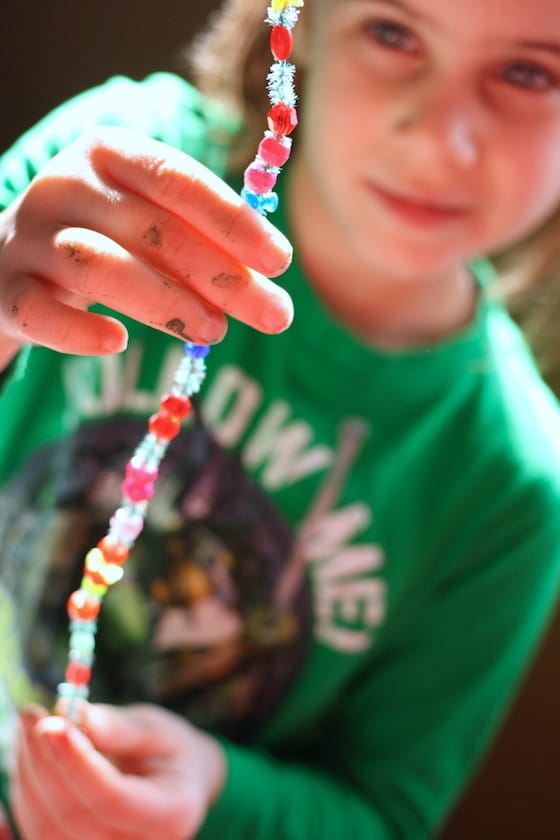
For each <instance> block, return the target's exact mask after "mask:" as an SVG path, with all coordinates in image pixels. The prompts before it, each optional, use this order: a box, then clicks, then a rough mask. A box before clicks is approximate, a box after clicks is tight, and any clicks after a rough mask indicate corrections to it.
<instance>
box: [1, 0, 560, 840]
mask: <svg viewBox="0 0 560 840" xmlns="http://www.w3.org/2000/svg"><path fill="white" fill-rule="evenodd" d="M264 14H265V3H264V2H263V3H259V2H254V0H251V1H250V2H249V0H231V1H230V2H229V3H227V4H226V6H225V7H224V11H223V14H222V17H221V18H218V19H217V21H216V25H215V28H214V29H213V31H212V33H211V34H210V35H209V36H208V37H207V38H206V39H205V40H204V41H201V42H200V44H199V46H198V56H199V66H200V67H201V72H202V77H201V79H200V81H201V86H202V87H203V88H204V89H205V90H206V91H207V93H209V94H210V95H211V98H206V97H204V96H203V95H201V94H200V93H198V92H196V91H195V90H194V89H193V88H191V87H190V86H189V85H187V84H186V83H185V82H184V81H182V80H181V79H179V78H177V77H175V76H170V75H155V76H152V77H150V78H148V79H146V80H145V81H144V82H142V83H135V82H131V81H130V80H127V79H122V78H119V79H114V80H111V81H110V82H108V83H107V84H106V85H104V86H102V87H101V88H99V89H96V90H94V91H91V92H88V93H86V94H83V95H82V96H80V97H78V98H77V99H75V100H73V101H71V102H69V103H67V104H66V105H64V106H62V107H61V108H60V109H59V110H58V111H56V112H55V113H54V114H52V115H50V116H49V117H47V118H46V119H45V120H44V121H43V122H42V123H40V124H39V125H38V126H36V127H35V128H34V129H33V130H31V131H30V132H29V133H28V134H27V135H25V136H24V137H23V138H22V139H21V140H20V141H19V142H18V143H17V144H16V145H15V146H14V147H13V148H12V149H11V150H9V151H8V152H7V153H6V154H5V156H4V158H3V160H2V164H1V176H2V177H1V180H0V183H1V184H2V193H1V200H2V201H3V205H4V206H5V209H4V211H3V212H2V215H1V216H0V245H1V251H0V300H1V304H0V327H1V333H2V343H1V349H2V353H3V361H4V362H5V364H6V365H7V368H6V373H5V381H4V391H3V394H2V398H1V408H2V417H3V422H2V429H1V430H0V466H1V469H2V482H3V483H2V488H1V492H2V499H1V504H0V511H1V513H0V580H1V583H2V588H1V590H0V594H1V597H2V605H3V609H2V615H3V619H2V620H3V622H4V628H3V631H4V635H3V638H5V639H6V640H7V643H6V644H5V646H4V650H3V653H2V668H1V673H2V675H3V692H4V695H5V701H4V709H5V712H4V717H3V722H4V732H5V735H6V740H7V739H8V738H9V736H10V735H11V734H12V733H13V724H12V719H11V716H10V714H9V710H10V708H11V707H19V708H20V709H21V711H20V715H19V717H20V727H19V730H18V732H17V736H16V737H15V751H14V759H13V761H12V766H11V768H10V773H11V784H10V791H9V794H8V797H9V800H10V804H11V808H12V813H13V816H14V820H15V823H16V825H17V829H18V830H19V832H20V833H21V836H22V837H23V838H25V840H35V838H41V840H51V838H52V840H54V838H57V840H67V839H68V840H69V838H75V837H76V836H79V837H81V838H83V840H101V838H107V837H111V838H114V840H121V838H122V840H127V839H128V838H152V837H154V836H156V835H161V836H164V837H166V838H169V839H170V840H173V838H177V840H185V838H186V837H189V838H191V837H196V838H203V840H206V838H208V840H212V838H216V837H220V838H228V840H229V838H231V840H235V839H236V838H239V839H240V838H247V837H250V838H252V840H273V839H274V840H277V838H290V840H299V838H302V840H303V838H306V840H310V838H315V837H317V838H319V837H320V838H322V840H338V838H343V837H344V838H346V837H347V836H348V835H349V834H350V835H352V834H353V835H354V836H356V837H360V838H361V837H371V838H390V837H395V838H396V837H404V838H407V840H414V839H415V838H426V837H429V836H433V835H434V834H435V833H436V832H437V830H438V827H439V826H440V825H441V823H442V821H443V819H444V817H445V815H446V813H447V812H448V809H449V808H450V807H451V805H452V803H453V801H454V800H455V798H456V797H457V795H458V793H459V792H460V791H461V789H462V788H463V786H464V785H465V783H466V781H467V779H468V778H469V776H470V774H471V773H472V772H473V770H474V769H475V768H476V766H477V764H478V762H479V761H480V760H481V757H482V755H483V754H484V750H485V749H486V748H487V745H488V743H489V739H490V738H491V736H492V734H493V733H494V732H495V731H496V727H497V725H498V723H499V721H500V720H501V718H502V716H503V714H504V712H505V710H506V708H507V706H508V703H509V702H510V700H511V697H512V695H513V692H514V690H515V688H516V687H517V686H518V685H519V682H520V679H521V677H522V676H523V674H524V672H525V669H526V668H527V665H528V663H529V661H530V658H531V656H532V654H533V653H534V650H535V647H536V645H537V643H538V641H539V639H540V638H541V636H542V633H543V632H544V629H545V627H546V624H547V621H548V619H549V617H550V614H551V610H552V608H553V605H554V601H555V596H556V592H557V585H558V574H559V568H560V524H559V517H558V515H557V512H558V503H559V501H560V469H559V468H560V451H559V446H558V443H557V441H558V438H559V435H558V431H559V428H560V417H559V413H558V408H557V405H556V402H555V400H554V398H553V397H552V395H551V394H550V392H549V391H548V389H547V388H546V386H545V385H544V384H543V383H542V381H541V380H540V378H539V375H538V373H537V371H536V368H535V365H534V363H533V361H532V359H531V357H530V355H529V352H528V350H527V348H526V345H525V343H524V341H523V339H522V338H521V336H520V334H519V332H518V331H517V329H516V328H515V326H514V325H513V323H512V322H511V320H510V319H509V317H508V316H507V315H506V313H505V312H504V310H503V308H502V306H501V305H500V303H499V302H498V301H497V300H496V299H495V296H494V295H493V294H492V289H493V282H494V270H493V268H492V266H491V264H490V263H489V262H488V261H487V260H485V259H484V258H482V256H481V255H484V254H486V255H493V254H499V255H500V258H503V259H504V260H505V259H506V256H507V254H508V253H511V252H512V251H511V249H512V248H513V246H515V247H516V248H517V249H518V251H519V252H520V253H527V252H528V249H529V247H532V248H534V247H535V246H534V244H532V243H534V242H535V241H536V242H538V238H539V236H540V233H539V231H540V229H541V227H542V226H543V225H546V223H547V221H548V220H549V219H550V218H551V217H552V215H553V214H554V213H555V211H556V208H557V207H558V203H559V201H560V160H559V159H558V156H557V154H556V150H557V148H558V141H559V140H560V96H559V92H558V91H559V88H558V84H559V82H558V80H559V79H560V13H559V12H558V9H557V4H556V2H555V0H535V3H534V4H533V6H532V7H531V13H530V14H529V13H528V12H527V10H526V4H524V3H523V2H522V0H492V2H490V3H489V2H488V0H484V2H483V0H472V2H470V3H469V4H449V3H447V2H445V0H308V3H307V6H306V9H305V14H304V15H303V16H302V19H301V23H300V24H298V29H297V36H298V38H299V41H298V43H297V45H296V47H297V56H298V57H299V63H300V66H301V72H300V75H299V78H300V80H301V105H300V116H301V125H300V127H299V129H298V137H297V142H296V144H295V151H294V155H293V159H292V161H291V165H290V169H289V171H288V172H287V173H286V174H287V177H286V178H285V179H284V181H283V182H282V183H281V186H280V193H281V203H280V208H281V209H280V211H279V214H278V215H277V217H276V218H275V222H276V223H277V224H278V227H279V229H280V230H281V231H282V232H283V233H282V234H280V233H278V232H277V231H276V230H275V229H274V228H272V226H271V225H270V224H269V223H268V222H265V221H263V220H262V219H260V218H256V217H254V215H253V214H252V212H251V211H249V210H247V209H246V208H245V206H244V205H243V204H242V202H241V201H240V200H239V199H238V198H237V191H238V188H239V185H240V176H239V172H240V170H241V169H242V165H243V162H245V156H246V155H249V154H251V153H253V152H254V145H255V143H256V138H255V137H254V136H253V133H252V128H251V126H252V118H251V105H252V104H253V105H254V103H255V97H254V85H252V80H253V79H255V78H256V79H258V85H259V86H260V85H261V84H262V79H263V77H264V75H265V69H264V67H263V68H261V69H259V71H258V72H255V67H254V65H255V62H256V63H257V64H259V56H260V57H262V58H264V55H265V51H264V50H263V42H264V39H265V38H266V35H267V31H266V28H265V27H263V24H262V18H263V17H264ZM224 34H227V36H228V37H227V49H224V46H223V39H224ZM217 56H219V58H220V61H222V62H223V64H222V65H221V66H222V70H221V71H220V73H221V75H220V74H218V75H217V74H216V66H217V64H216V57H217ZM260 63H262V60H261V62H260ZM217 94H220V97H222V99H223V101H222V102H221V103H220V102H218V101H217ZM240 99H243V101H244V103H246V106H247V107H245V106H244V107H243V109H242V111H241V110H240V107H239V103H240ZM263 110H264V109H263ZM95 125H97V126H99V127H98V128H92V126H95ZM261 125H262V123H261ZM210 170H212V172H211V171H210ZM222 176H223V177H224V178H225V179H226V180H227V182H228V183H229V186H226V185H225V184H224V182H223V181H222V180H221V177H222ZM285 236H288V239H289V240H290V241H293V243H294V246H295V254H296V256H295V260H294V261H293V263H292V265H291V266H290V268H289V269H288V270H287V272H286V273H285V274H284V275H283V277H282V287H283V288H280V287H279V286H278V285H277V284H275V283H273V282H272V281H270V280H268V279H267V278H268V277H269V276H273V277H275V276H278V275H279V274H281V273H282V271H283V269H284V268H285V267H286V263H287V261H288V260H289V256H290V254H289V246H288V244H287V241H286V239H285ZM291 300H293V302H294V306H295V312H296V318H295V320H294V323H293V325H292V327H291V328H290V329H289V330H286V327H287V326H288V324H289V322H290V320H291V317H292V308H291V307H292V303H291ZM94 302H95V303H98V304H104V305H105V306H108V307H110V311H111V312H116V313H121V314H122V315H124V317H123V318H119V319H118V320H115V318H114V317H112V316H111V315H110V314H109V313H108V310H107V309H103V308H98V307H96V309H95V311H93V312H91V311H89V309H88V307H89V305H90V304H91V303H94ZM224 313H225V314H228V315H231V316H233V318H234V319H235V320H233V321H231V322H230V326H229V333H228V336H227V338H226V339H225V340H224V342H223V343H220V344H219V345H218V346H216V347H215V348H214V350H213V352H212V355H211V357H210V359H209V375H208V379H207V382H206V383H205V385H204V388H203V391H202V392H201V395H200V402H199V407H198V411H197V417H196V419H195V421H194V422H193V423H192V424H191V425H190V426H189V428H188V430H186V432H185V434H184V436H182V437H181V438H180V439H179V438H178V439H177V440H176V441H175V443H174V445H173V447H172V448H170V451H169V454H168V457H167V459H166V461H165V462H164V467H163V468H162V473H161V475H160V479H159V481H158V486H157V490H156V494H155V496H154V499H153V501H152V505H151V507H150V512H149V517H148V522H147V525H146V528H145V530H144V532H143V534H142V537H141V538H140V539H139V541H138V543H137V546H136V549H135V553H134V556H133V558H132V559H131V560H130V561H129V565H128V568H127V576H126V580H125V582H123V583H122V584H120V585H119V586H117V587H115V588H114V589H112V590H111V591H110V593H109V594H108V596H107V598H106V600H105V601H104V608H103V613H102V616H101V622H100V628H99V636H98V639H99V641H98V655H97V661H96V666H95V669H94V677H95V684H94V686H93V688H94V695H93V697H94V699H100V700H104V701H108V702H109V703H110V704H111V705H103V704H99V703H94V704H91V705H86V704H84V707H83V709H82V715H81V721H80V724H81V726H80V728H77V727H75V726H74V725H72V724H71V723H69V722H68V721H67V720H65V719H63V718H61V717H53V716H49V715H48V714H47V712H46V710H45V707H48V705H49V704H50V702H51V699H52V693H53V690H54V688H55V686H56V684H57V682H58V681H59V680H60V678H61V673H62V671H63V668H64V660H65V655H66V654H65V639H66V633H67V628H66V618H65V609H64V606H65V601H66V598H67V596H68V594H69V593H70V592H71V591H72V589H73V588H75V584H76V582H77V581H78V580H79V576H80V573H81V568H82V563H83V553H84V550H87V548H88V546H90V545H92V544H93V543H94V542H95V540H96V539H98V538H99V537H100V536H101V535H102V534H103V532H104V528H105V527H106V522H107V518H108V517H109V516H110V515H111V512H112V511H113V510H114V509H115V507H116V506H117V505H118V499H119V486H120V485H119V479H120V475H121V473H122V468H123V465H124V463H126V460H127V458H128V457H129V456H130V452H131V449H133V448H134V446H135V443H136V441H137V440H138V438H139V436H140V435H141V434H142V430H143V428H144V426H145V422H146V417H147V416H148V415H149V414H150V413H151V412H152V411H153V409H154V407H155V406H157V401H158V398H159V396H160V394H161V393H162V390H163V388H165V383H166V381H168V377H169V371H170V370H172V369H173V367H174V365H175V363H176V360H177V354H178V353H179V354H180V353H181V350H180V349H179V350H177V342H176V341H175V340H174V338H173V337H172V336H173V334H180V335H181V336H182V337H189V338H190V339H191V340H194V341H196V342H211V343H214V342H218V341H219V340H220V339H221V338H222V337H223V335H224V333H225V317H224ZM240 321H241V322H244V324H242V323H239V322H240ZM125 325H126V326H125ZM246 325H249V327H253V328H255V330H253V329H249V328H248V327H247V326H246ZM153 327H156V328H157V330H158V331H155V330H154V329H153ZM284 330H286V331H284ZM127 331H128V334H129V336H130V342H129V349H128V351H127V353H125V354H123V355H118V351H120V350H122V349H123V348H124V345H125V342H126V332H127ZM263 333H276V334H277V335H275V336H274V337H271V336H267V335H265V334H263ZM280 333H281V334H280ZM170 335H171V337H170ZM26 345H27V346H26ZM29 345H33V346H32V349H30V346H29ZM53 350H54V351H58V352H56V353H55V352H53ZM30 700H34V701H35V702H34V703H33V704H31V705H30V704H29V701H30ZM37 701H40V702H37ZM6 755H7V756H8V755H9V750H8V749H6ZM6 763H8V760H7V761H6Z"/></svg>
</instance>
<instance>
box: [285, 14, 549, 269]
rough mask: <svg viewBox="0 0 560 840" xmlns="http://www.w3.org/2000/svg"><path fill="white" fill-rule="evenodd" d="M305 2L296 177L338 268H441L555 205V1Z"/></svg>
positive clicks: (505, 237)
mask: <svg viewBox="0 0 560 840" xmlns="http://www.w3.org/2000/svg"><path fill="white" fill-rule="evenodd" d="M307 4H308V7H309V8H307V9H306V13H307V15H308V19H307V21H305V22H304V21H302V24H301V26H302V34H303V36H304V44H303V50H304V51H305V52H304V56H305V58H304V68H305V74H306V75H305V88H304V95H303V97H302V103H301V118H302V127H301V129H300V136H299V138H298V140H297V146H296V148H297V162H296V161H295V162H294V166H295V167H297V170H296V171H298V172H299V175H300V176H301V177H302V178H303V182H304V183H305V189H306V191H307V194H308V206H309V209H310V210H312V211H314V209H318V216H319V217H320V218H321V219H322V221H323V223H324V222H327V225H330V230H331V232H332V233H335V232H338V234H339V236H340V240H339V241H340V242H344V243H345V247H347V248H348V249H349V250H348V256H350V255H351V254H354V255H355V256H357V257H360V258H361V259H362V260H366V262H368V263H369V264H370V265H371V264H372V261H373V263H374V264H375V265H377V266H378V267H379V266H381V267H383V266H384V265H386V266H390V267H391V270H392V271H393V272H394V273H397V274H399V275H401V276H403V277H405V276H413V275H418V274H419V273H420V274H423V273H426V272H438V271H445V270H447V269H449V268H450V267H451V266H454V265H457V263H459V262H463V261H464V260H465V259H468V258H470V257H473V256H475V255H477V254H480V253H489V252H492V251H495V250H497V249H500V248H502V247H504V246H505V245H506V244H509V243H510V242H512V241H514V240H516V239H519V238H520V237H521V236H523V235H525V234H526V233H528V232H529V231H530V230H531V229H533V228H534V227H536V226H538V224H539V223H540V222H541V221H543V219H544V218H546V217H547V216H548V215H549V214H550V213H551V212H552V211H553V210H554V209H555V208H556V206H557V205H558V204H559V203H560V3H559V0H531V2H529V0H307ZM302 173H303V174H302ZM309 196H310V197H311V198H309ZM316 223H319V222H316ZM327 231H328V228H327V229H325V231H324V232H325V233H326V232H327ZM335 238H336V233H335Z"/></svg>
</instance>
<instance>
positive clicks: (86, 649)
mask: <svg viewBox="0 0 560 840" xmlns="http://www.w3.org/2000/svg"><path fill="white" fill-rule="evenodd" d="M69 646H70V656H72V654H73V653H74V652H75V653H76V655H77V656H79V657H80V659H82V658H84V657H86V656H92V655H93V652H94V650H95V635H94V633H70V642H69Z"/></svg>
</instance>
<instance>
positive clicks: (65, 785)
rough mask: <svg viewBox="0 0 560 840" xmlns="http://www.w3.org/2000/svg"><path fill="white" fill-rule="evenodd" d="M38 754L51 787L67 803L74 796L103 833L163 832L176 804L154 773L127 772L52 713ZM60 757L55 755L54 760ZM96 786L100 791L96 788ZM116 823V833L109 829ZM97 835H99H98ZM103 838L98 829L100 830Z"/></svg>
mask: <svg viewBox="0 0 560 840" xmlns="http://www.w3.org/2000/svg"><path fill="white" fill-rule="evenodd" d="M34 736H35V737H36V738H37V744H38V747H39V749H38V754H39V753H42V759H43V760H46V761H47V762H48V767H49V771H50V778H49V787H48V793H47V792H46V793H45V795H49V796H50V797H51V800H52V801H53V802H54V801H57V802H58V807H62V808H64V801H66V800H67V801H69V802H72V804H73V807H74V808H75V809H76V813H77V814H79V815H80V819H81V820H82V821H86V822H87V821H88V820H91V821H93V822H94V823H96V824H99V826H100V829H103V827H104V831H105V833H103V831H101V833H100V834H99V838H100V840H101V838H105V837H107V836H111V837H112V836H114V837H115V840H121V835H122V836H123V840H124V838H128V837H129V834H128V832H130V838H131V840H132V838H133V837H134V838H140V837H152V836H157V830H158V827H159V826H161V825H162V824H163V823H164V821H165V819H166V815H167V812H168V810H169V806H170V800H169V797H168V795H166V792H165V791H164V790H162V789H161V787H160V786H158V785H156V784H154V783H153V782H152V781H151V780H150V778H149V777H147V778H142V777H141V776H136V775H123V774H121V773H120V772H119V770H118V769H117V768H116V767H114V766H113V764H112V763H111V762H110V761H108V760H107V759H106V758H105V757H104V756H103V755H102V754H101V753H99V752H97V751H96V750H95V749H94V747H93V746H92V744H91V742H90V741H89V740H88V738H86V736H85V735H84V734H83V733H82V732H80V730H79V729H77V728H76V727H75V726H74V725H73V724H70V723H69V722H68V721H66V720H64V719H63V718H58V717H51V718H47V719H45V720H44V721H42V722H41V723H40V724H39V725H38V726H37V727H36V728H35V730H34ZM53 759H54V760H53ZM93 792H94V795H92V793H93ZM109 828H110V830H111V832H113V833H111V834H109V833H108V829H109ZM92 836H93V835H92ZM95 840H97V835H95Z"/></svg>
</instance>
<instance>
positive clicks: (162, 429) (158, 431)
mask: <svg viewBox="0 0 560 840" xmlns="http://www.w3.org/2000/svg"><path fill="white" fill-rule="evenodd" d="M148 428H149V429H150V432H152V434H154V435H156V436H157V437H159V438H163V440H172V439H173V438H174V437H176V436H177V435H178V434H179V432H180V431H181V424H180V423H179V421H178V420H176V419H175V417H170V416H169V415H168V414H164V413H163V412H159V411H158V412H157V413H156V414H152V416H151V417H150V419H149V421H148Z"/></svg>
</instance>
